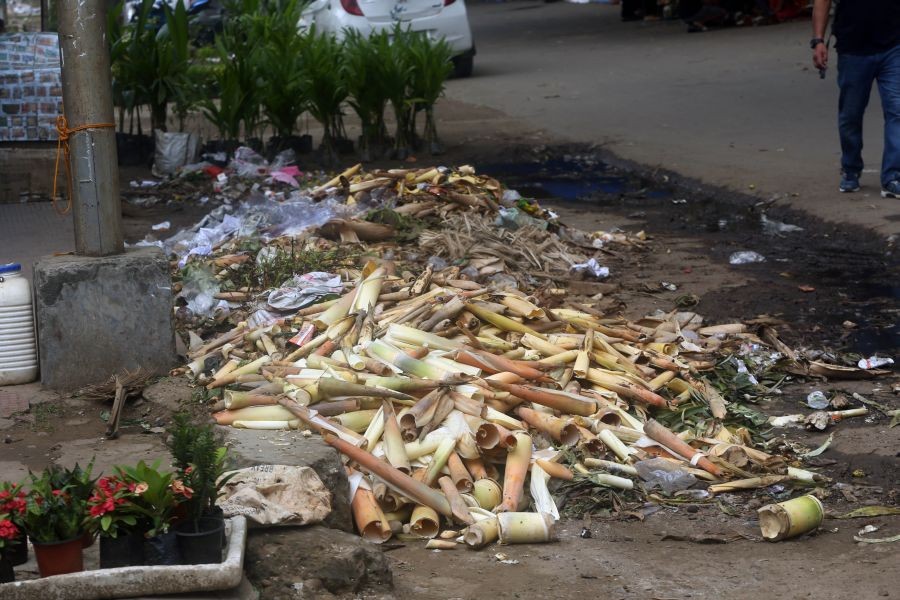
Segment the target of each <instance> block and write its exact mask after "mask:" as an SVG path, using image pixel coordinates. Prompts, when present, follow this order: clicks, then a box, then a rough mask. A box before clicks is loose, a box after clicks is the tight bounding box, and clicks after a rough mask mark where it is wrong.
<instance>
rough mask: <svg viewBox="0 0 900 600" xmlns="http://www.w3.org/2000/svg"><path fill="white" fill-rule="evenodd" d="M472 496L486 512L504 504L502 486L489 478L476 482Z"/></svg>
mask: <svg viewBox="0 0 900 600" xmlns="http://www.w3.org/2000/svg"><path fill="white" fill-rule="evenodd" d="M472 496H473V497H474V498H475V500H476V502H478V506H480V507H481V508H483V509H485V510H494V509H495V508H496V507H497V506H499V505H500V503H501V502H503V490H502V489H501V488H500V485H499V484H498V483H497V482H496V481H494V480H493V479H488V478H487V476H485V478H483V479H479V480H477V481H476V482H475V485H474V486H473V488H472Z"/></svg>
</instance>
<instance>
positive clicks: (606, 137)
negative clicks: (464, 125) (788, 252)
mask: <svg viewBox="0 0 900 600" xmlns="http://www.w3.org/2000/svg"><path fill="white" fill-rule="evenodd" d="M618 10H619V7H617V6H608V5H598V4H588V5H573V4H567V3H562V2H559V3H552V4H546V3H543V2H534V1H531V0H526V1H519V2H508V3H498V4H495V3H485V4H471V5H470V6H469V16H470V20H471V23H472V27H473V31H474V36H475V42H476V44H477V47H478V55H477V57H476V59H475V76H474V77H472V78H471V79H465V80H453V81H451V82H449V85H448V91H447V95H448V97H449V98H451V99H453V100H457V101H461V102H466V103H469V104H474V105H485V106H488V107H490V108H494V109H497V110H499V111H502V113H504V114H505V115H508V116H510V117H514V118H516V119H518V120H520V122H521V123H522V126H523V127H526V128H540V129H544V130H546V131H547V132H548V133H550V134H553V135H556V136H559V137H560V138H561V139H564V140H569V141H574V142H592V143H600V144H604V145H605V146H606V147H607V148H608V149H610V150H612V151H613V152H614V153H616V154H617V155H619V156H621V157H623V158H626V159H629V160H634V161H637V162H640V163H643V164H648V165H654V166H655V165H660V166H662V167H664V168H667V169H671V170H673V171H677V172H679V173H682V174H684V175H688V176H690V177H695V178H698V179H700V180H703V181H704V182H706V183H711V184H716V185H723V186H727V187H729V188H732V189H735V190H739V191H743V192H748V193H751V194H756V195H758V196H760V197H762V198H765V199H768V198H770V197H772V196H773V195H775V194H779V195H784V196H785V197H784V199H783V200H782V201H781V202H783V203H787V204H790V205H792V206H794V207H796V208H800V209H802V210H806V211H808V212H810V213H813V214H815V215H817V216H820V217H822V218H824V219H826V220H830V221H833V222H835V223H853V224H859V225H863V226H866V227H869V228H872V229H874V230H876V231H878V232H879V233H880V234H882V235H890V234H893V233H897V232H898V231H900V201H897V200H891V199H882V198H881V197H880V195H879V192H880V187H879V182H878V173H877V170H878V167H879V166H880V162H881V150H882V147H883V139H882V138H883V133H882V131H883V127H882V123H883V120H882V114H881V107H880V105H879V103H878V94H877V92H875V91H873V95H872V102H871V104H870V107H869V111H868V113H867V119H866V129H865V142H866V148H865V151H864V157H865V159H866V161H867V169H866V171H865V173H864V175H863V181H862V183H863V190H862V192H860V193H858V194H853V195H842V194H839V193H838V191H837V186H838V172H839V168H840V167H839V159H840V148H839V144H838V136H837V125H836V122H837V92H838V90H837V85H836V83H835V76H836V69H835V68H833V69H831V70H830V71H829V73H828V77H827V79H826V80H825V81H821V80H820V79H819V77H818V73H817V72H816V71H815V70H814V69H813V68H812V62H811V52H810V50H809V47H808V40H809V38H810V37H811V34H810V30H811V25H810V23H809V21H798V22H793V23H786V24H781V25H776V26H770V27H748V28H730V29H722V30H713V31H710V32H708V33H702V34H691V35H688V34H687V33H686V32H685V26H684V25H683V24H682V23H680V22H677V21H668V22H649V23H642V22H638V23H622V22H621V21H620V19H619V15H618ZM831 61H832V64H833V65H836V63H837V57H836V55H835V54H834V52H832V55H831ZM502 127H503V126H499V125H498V127H497V128H496V129H497V130H498V131H503V132H504V133H505V132H506V130H504V129H502Z"/></svg>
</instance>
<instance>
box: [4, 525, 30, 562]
mask: <svg viewBox="0 0 900 600" xmlns="http://www.w3.org/2000/svg"><path fill="white" fill-rule="evenodd" d="M2 554H3V556H4V558H5V559H6V560H8V561H9V563H10V564H11V565H12V566H14V567H18V566H19V565H24V564H25V563H27V562H28V536H27V535H25V534H24V533H23V534H22V535H21V537H19V542H18V543H17V544H12V545H10V546H7V547H6V548H4V549H3V552H2Z"/></svg>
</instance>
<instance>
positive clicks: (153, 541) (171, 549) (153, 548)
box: [144, 531, 183, 565]
mask: <svg viewBox="0 0 900 600" xmlns="http://www.w3.org/2000/svg"><path fill="white" fill-rule="evenodd" d="M144 564H145V565H180V564H183V563H182V560H181V550H180V549H179V547H178V537H177V536H176V535H175V532H174V531H169V532H167V533H162V534H160V535H156V536H153V537H152V538H148V539H146V540H144Z"/></svg>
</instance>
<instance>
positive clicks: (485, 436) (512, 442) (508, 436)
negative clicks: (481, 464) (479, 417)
mask: <svg viewBox="0 0 900 600" xmlns="http://www.w3.org/2000/svg"><path fill="white" fill-rule="evenodd" d="M475 442H476V443H477V444H478V447H479V448H484V449H486V450H490V449H492V448H497V447H500V448H506V449H507V450H512V449H513V448H515V447H516V437H515V436H514V435H513V433H512V431H510V430H509V429H507V428H506V427H504V426H503V425H500V424H497V423H482V424H481V426H479V427H478V431H476V432H475Z"/></svg>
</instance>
